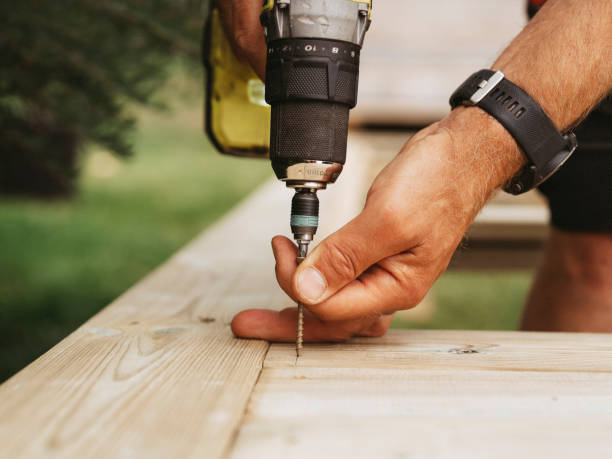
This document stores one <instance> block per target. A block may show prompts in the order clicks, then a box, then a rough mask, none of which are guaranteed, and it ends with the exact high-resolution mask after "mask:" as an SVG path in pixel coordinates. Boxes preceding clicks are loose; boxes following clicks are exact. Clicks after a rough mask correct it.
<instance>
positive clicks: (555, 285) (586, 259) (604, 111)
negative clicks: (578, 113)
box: [521, 99, 612, 332]
mask: <svg viewBox="0 0 612 459" xmlns="http://www.w3.org/2000/svg"><path fill="white" fill-rule="evenodd" d="M575 132H576V136H577V137H578V144H579V147H578V149H577V150H576V152H575V153H574V155H573V156H572V157H571V158H570V159H569V160H568V161H567V163H566V164H565V165H563V166H562V167H561V169H560V170H559V171H558V172H557V173H556V174H555V175H553V176H552V177H551V178H550V180H548V181H546V182H545V183H544V184H543V185H542V186H540V190H541V191H542V192H543V193H544V195H545V196H546V197H547V198H548V203H549V206H550V213H551V217H552V226H553V230H552V231H551V235H550V239H549V241H548V243H547V245H546V249H545V251H544V259H543V260H542V264H541V266H540V269H539V271H538V273H537V275H536V278H535V281H534V284H533V286H532V288H531V292H530V294H529V298H528V300H527V306H526V308H525V311H524V313H523V320H522V323H521V328H522V329H524V330H556V331H591V332H612V99H609V100H607V101H606V102H604V103H602V105H601V106H600V107H599V108H598V109H596V110H595V111H593V112H592V113H591V114H590V115H589V116H588V117H587V119H585V120H584V122H583V123H581V125H580V126H578V127H577V128H576V130H575Z"/></svg>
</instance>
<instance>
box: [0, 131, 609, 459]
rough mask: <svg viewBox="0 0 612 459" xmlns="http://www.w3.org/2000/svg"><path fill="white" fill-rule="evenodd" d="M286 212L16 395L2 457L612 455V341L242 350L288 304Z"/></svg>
mask: <svg viewBox="0 0 612 459" xmlns="http://www.w3.org/2000/svg"><path fill="white" fill-rule="evenodd" d="M369 137H371V138H373V137H372V136H369ZM376 145H378V144H376V143H372V142H370V143H368V142H366V141H364V139H363V137H360V135H353V136H352V137H351V143H350V146H349V149H350V151H349V154H350V155H352V158H351V161H350V162H349V165H348V167H347V170H346V171H345V172H344V173H343V175H342V177H341V179H340V180H339V183H338V184H336V185H334V186H333V187H331V188H330V189H329V190H328V191H326V192H324V193H322V195H321V201H322V215H321V220H322V223H323V225H324V227H323V228H322V229H321V233H322V235H324V234H325V233H329V232H330V231H332V230H333V229H335V228H337V227H338V226H339V225H340V224H342V223H343V222H345V221H347V220H348V219H349V218H350V217H351V216H352V215H354V214H355V213H356V212H357V211H358V210H359V208H360V205H361V202H362V199H363V194H364V192H365V190H366V189H367V185H368V184H369V183H368V179H367V177H371V175H372V167H371V165H372V164H373V163H374V162H375V159H376V158H378V157H379V155H380V150H381V148H380V145H378V146H376ZM355 190H360V192H359V193H355ZM290 197H291V194H290V192H289V191H287V190H284V188H283V186H282V185H281V184H280V183H277V182H270V183H267V184H265V185H264V186H262V187H261V188H260V189H259V190H258V191H257V192H256V193H254V194H253V195H252V196H251V197H249V198H248V199H247V200H245V201H244V202H243V203H242V204H241V205H239V206H238V207H237V208H236V209H234V210H233V211H232V212H231V213H230V214H229V215H227V216H226V217H225V218H224V219H223V220H222V221H220V222H219V223H218V224H217V225H216V226H214V227H213V228H211V229H210V230H208V231H207V232H205V233H204V234H202V235H201V236H200V237H198V238H197V239H196V240H194V241H193V242H192V243H191V244H189V245H188V246H187V247H185V248H184V249H183V250H181V251H180V252H178V253H177V254H176V255H175V256H174V257H172V258H171V259H170V260H169V261H168V262H167V263H165V264H164V265H163V266H162V267H160V268H159V269H157V270H156V271H154V272H153V273H151V274H150V275H149V276H148V277H146V278H145V279H144V280H143V281H141V282H140V283H138V284H137V285H136V286H134V287H133V288H132V289H130V290H129V291H128V292H126V293H125V294H124V295H122V296H121V297H120V298H119V299H117V300H116V301H115V302H113V303H112V304H111V305H109V306H108V307H107V308H105V309H104V310H102V311H101V312H100V313H99V314H97V315H96V316H95V317H93V318H92V319H91V320H89V321H88V322H87V323H85V324H84V325H83V326H82V327H80V328H79V329H78V330H76V331H75V332H74V333H73V334H71V335H70V336H68V337H67V338H66V339H65V340H63V341H62V342H61V343H59V344H58V345H57V346H55V347H54V348H53V349H51V350H50V351H49V352H47V353H46V354H44V355H43V356H41V357H40V358H39V359H37V360H36V361H35V362H33V363H32V364H31V365H29V366H28V367H26V368H25V369H23V370H22V371H21V372H20V373H18V374H17V375H15V376H14V377H13V378H11V379H9V380H8V381H6V382H5V383H4V384H2V385H1V386H0V445H1V446H0V456H1V457H6V458H15V457H26V458H40V457H62V458H64V457H69V458H87V457H112V458H128V457H129V458H133V457H138V458H140V457H142V458H144V457H146V458H152V457H160V458H162V457H163V458H168V457H172V458H186V457H200V458H207V459H214V458H247V457H248V458H259V457H266V458H276V457H278V458H288V457H305V458H306V457H309V458H310V457H318V458H322V457H325V458H327V457H330V458H337V457H350V458H356V457H427V458H430V457H459V458H463V457H465V458H478V457H483V458H485V457H486V458H488V457H508V458H513V459H515V458H517V457H538V458H541V457H556V458H564V457H568V458H569V457H572V458H573V457H609V456H610V455H612V440H610V432H611V431H612V335H596V334H546V333H519V332H474V331H418V330H406V331H392V332H390V333H389V334H388V335H387V336H385V337H383V338H380V339H355V340H352V341H350V342H348V343H346V344H341V345H340V344H318V345H312V344H307V345H306V347H305V350H304V354H303V357H301V358H300V360H299V361H297V362H296V359H295V354H294V351H293V348H292V347H291V346H290V345H282V344H273V345H269V344H267V343H266V342H263V341H255V340H240V339H235V338H234V337H233V336H232V334H231V332H230V329H229V326H228V325H229V321H230V320H231V317H232V316H233V315H234V314H235V313H236V312H238V311H240V310H242V309H245V308H247V307H262V308H282V307H286V306H289V305H291V301H290V300H289V299H288V298H287V297H286V296H285V295H284V294H283V293H282V292H281V291H280V289H279V288H278V287H277V286H276V282H275V280H274V274H273V259H272V255H271V251H270V248H269V239H270V236H271V235H273V234H278V233H287V230H288V222H287V220H288V211H289V202H290ZM466 307H469V305H466ZM491 307H493V308H494V307H495V305H494V304H492V305H491Z"/></svg>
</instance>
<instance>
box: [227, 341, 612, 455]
mask: <svg viewBox="0 0 612 459" xmlns="http://www.w3.org/2000/svg"><path fill="white" fill-rule="evenodd" d="M610 431H612V336H610V335H594V334H592V335H588V334H580V335H579V334H550V333H520V332H469V331H417V330H401V331H399V330H392V331H391V332H390V333H389V334H388V335H387V336H385V337H383V338H377V339H365V338H363V339H356V340H353V341H351V342H350V343H346V344H343V345H338V344H335V345H332V344H329V345H324V344H321V345H312V344H309V345H307V347H306V348H305V350H304V355H303V357H302V358H300V360H299V361H298V365H297V366H295V360H294V359H292V358H291V355H290V349H288V348H287V347H286V346H283V345H277V344H274V345H272V346H271V349H270V351H269V353H268V355H267V357H266V360H265V363H264V370H263V372H262V375H261V377H260V380H259V383H258V385H257V387H256V389H255V391H254V393H253V396H252V398H251V402H250V404H249V407H248V412H247V416H246V418H245V421H244V422H243V424H242V426H241V429H240V433H239V435H238V438H237V441H236V445H235V448H234V449H233V451H232V453H231V455H230V457H232V458H245V457H262V456H263V454H264V453H265V457H267V458H272V459H273V458H276V457H279V458H281V457H282V458H302V457H312V456H313V455H314V456H316V457H351V458H355V457H357V458H361V457H364V458H365V457H400V458H401V457H427V458H438V457H440V458H446V457H453V458H480V457H482V458H489V457H501V458H506V457H507V458H516V457H563V458H565V457H567V458H570V457H609V456H610V454H612V441H611V440H610V436H609V434H610Z"/></svg>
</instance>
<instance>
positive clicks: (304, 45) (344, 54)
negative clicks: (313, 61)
mask: <svg viewBox="0 0 612 459" xmlns="http://www.w3.org/2000/svg"><path fill="white" fill-rule="evenodd" d="M268 55H270V56H272V57H284V56H320V57H330V58H333V59H342V60H345V59H346V60H352V61H355V63H357V61H358V60H359V47H358V46H357V45H354V44H352V43H339V42H338V41H329V40H308V41H306V40H299V39H289V40H285V39H282V40H277V41H276V42H272V43H270V45H269V46H268Z"/></svg>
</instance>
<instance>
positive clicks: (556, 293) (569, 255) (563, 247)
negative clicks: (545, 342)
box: [521, 230, 612, 332]
mask: <svg viewBox="0 0 612 459" xmlns="http://www.w3.org/2000/svg"><path fill="white" fill-rule="evenodd" d="M521 328H522V329H524V330H538V331H556V330H564V331H576V332H584V331H588V332H609V331H612V235H611V234H588V233H567V232H563V231H559V230H553V231H552V234H551V236H550V239H549V241H548V244H547V247H546V250H545V254H544V260H543V262H542V265H541V266H540V270H539V272H538V274H537V276H536V279H535V282H534V284H533V286H532V289H531V293H530V295H529V299H528V301H527V307H526V308H525V311H524V312H523V319H522V323H521Z"/></svg>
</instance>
